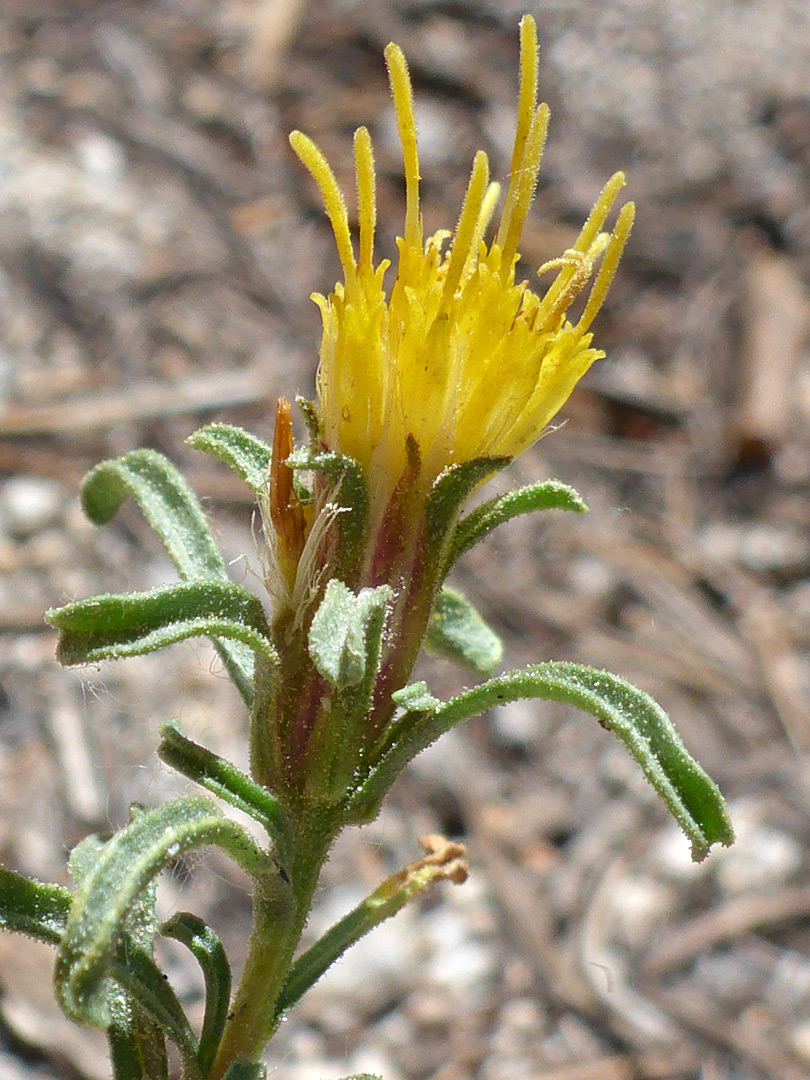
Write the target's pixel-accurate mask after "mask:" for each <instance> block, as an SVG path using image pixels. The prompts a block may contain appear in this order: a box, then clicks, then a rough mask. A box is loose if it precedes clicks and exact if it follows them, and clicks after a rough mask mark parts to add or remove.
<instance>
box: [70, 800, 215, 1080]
mask: <svg viewBox="0 0 810 1080" xmlns="http://www.w3.org/2000/svg"><path fill="white" fill-rule="evenodd" d="M130 813H131V817H132V820H135V819H136V818H137V817H138V816H139V815H141V814H142V813H143V811H142V810H141V808H140V807H137V806H133V807H132V809H131V811H130ZM105 847H106V845H105V843H104V841H103V840H102V839H101V838H100V837H99V836H86V837H85V838H84V840H81V841H80V842H79V843H78V844H77V845H76V846H75V847H74V848H73V850H72V851H71V853H70V859H69V862H68V869H69V871H70V876H71V877H72V878H73V880H74V882H75V883H76V886H77V888H78V889H79V890H81V888H82V885H83V884H84V882H85V881H86V880H87V879H88V877H89V876H90V874H91V873H92V872H93V870H94V868H95V867H96V865H97V864H98V863H99V861H100V860H101V859H103V857H104V852H105ZM155 899H156V889H155V884H154V881H152V882H149V883H148V884H147V885H146V886H145V887H144V889H143V890H142V891H141V893H140V894H139V895H138V896H136V897H135V898H134V899H133V901H132V903H131V904H130V905H129V908H128V910H127V912H126V914H125V915H124V917H123V918H122V920H121V926H120V934H119V937H118V941H117V944H116V946H115V950H114V952H113V953H112V954H111V956H110V960H109V978H107V979H105V980H104V982H103V984H102V987H101V988H100V994H102V995H103V998H104V1006H103V1007H104V1011H105V1012H106V1014H108V1015H109V1017H110V1024H109V1027H108V1037H109V1039H110V1047H111V1053H112V1054H113V1060H114V1061H115V1055H116V1054H117V1055H119V1056H120V1057H121V1061H122V1065H121V1067H122V1068H123V1069H124V1070H125V1075H128V1074H129V1071H130V1070H132V1069H135V1070H136V1073H135V1075H142V1076H143V1077H144V1078H145V1080H152V1078H153V1077H155V1078H156V1080H157V1078H160V1077H167V1076H168V1073H167V1069H168V1065H167V1059H166V1037H167V1036H168V1037H169V1038H171V1039H172V1040H173V1041H174V1042H175V1044H176V1045H177V1047H178V1049H179V1050H180V1053H181V1054H182V1056H183V1059H184V1061H185V1062H186V1064H187V1066H189V1068H190V1070H191V1074H194V1075H196V1072H197V1069H196V1056H197V1040H196V1038H195V1036H194V1033H193V1032H192V1030H191V1028H190V1026H189V1024H188V1021H187V1019H186V1016H185V1013H184V1012H183V1009H182V1006H181V1005H180V1002H179V1001H178V999H177V995H176V994H175V993H174V990H172V988H171V986H170V985H169V983H168V982H167V981H166V979H165V977H164V975H163V972H162V971H161V970H160V969H159V968H158V966H157V964H156V963H155V960H154V956H153V953H152V950H153V944H154V938H155V933H156V931H157V919H156V917H155ZM60 974H61V973H59V972H58V973H57V978H59V975H60ZM57 996H58V988H57ZM137 1070H140V1071H137ZM187 1071H188V1070H187ZM115 1076H116V1077H117V1076H118V1073H117V1072H115Z"/></svg>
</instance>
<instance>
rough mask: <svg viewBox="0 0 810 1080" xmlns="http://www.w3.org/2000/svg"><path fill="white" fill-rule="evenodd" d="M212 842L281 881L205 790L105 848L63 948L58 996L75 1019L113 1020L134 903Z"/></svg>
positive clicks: (138, 823)
mask: <svg viewBox="0 0 810 1080" xmlns="http://www.w3.org/2000/svg"><path fill="white" fill-rule="evenodd" d="M211 844H214V845H216V846H217V847H220V848H222V849H223V850H224V851H225V852H226V853H227V854H229V855H230V856H231V857H232V858H233V859H234V860H235V861H236V862H237V863H238V864H239V865H240V866H241V867H242V868H243V869H244V870H246V871H247V872H248V873H249V874H252V875H253V876H254V877H255V878H256V880H257V882H259V883H260V884H261V885H262V887H264V888H267V889H270V888H271V886H272V887H275V885H276V881H275V880H274V879H278V880H279V882H280V878H279V874H278V870H277V868H276V867H275V865H274V864H273V863H272V862H271V860H270V858H269V856H268V855H267V854H266V853H265V852H263V851H262V850H261V848H259V847H258V846H257V844H256V843H255V841H254V840H253V839H252V837H251V836H250V835H249V834H248V833H247V832H246V831H245V830H244V829H243V828H242V826H241V825H238V824H237V823H236V822H234V821H231V820H230V819H229V818H227V817H225V815H224V814H223V813H222V811H221V810H219V809H218V808H217V807H216V806H215V805H214V803H212V802H211V800H210V799H206V798H202V797H194V798H184V799H177V800H175V801H174V802H171V803H168V804H167V805H165V806H161V807H159V808H157V809H156V810H149V811H146V812H144V813H141V814H139V815H138V816H137V817H135V819H134V820H133V821H131V822H130V823H129V825H127V826H125V827H124V828H123V829H121V830H120V831H119V832H117V833H116V834H115V835H114V836H113V838H112V839H111V840H109V841H108V842H107V843H106V844H105V845H104V846H103V848H101V850H100V852H99V854H98V857H97V858H96V859H95V861H94V862H93V864H92V866H90V867H89V869H88V870H87V873H86V875H85V877H84V879H83V880H82V882H81V885H80V887H79V890H78V892H77V894H76V897H75V899H74V901H73V905H72V907H71V911H70V915H69V917H68V922H67V926H66V928H65V933H64V935H63V937H62V940H61V943H60V946H59V951H58V953H57V963H56V986H57V997H58V998H59V1003H60V1005H61V1006H62V1008H63V1010H64V1011H65V1013H67V1015H68V1016H69V1017H70V1018H71V1019H74V1020H78V1021H79V1022H82V1023H87V1024H91V1025H93V1026H96V1027H106V1026H107V1025H108V1024H109V1023H110V1013H109V1008H108V1005H107V994H106V987H105V981H106V980H107V979H108V978H109V977H110V976H112V977H113V978H115V979H116V980H118V979H119V978H120V975H121V973H120V971H118V970H116V969H115V964H114V961H115V958H116V953H117V948H118V945H119V944H120V943H121V940H122V937H123V934H124V932H125V929H126V927H127V921H128V917H129V914H130V911H131V910H132V908H133V905H135V904H136V903H137V901H138V898H139V897H140V896H142V895H143V893H144V891H145V890H147V889H149V888H150V886H151V883H152V881H153V879H154V878H155V877H157V875H158V874H159V873H160V871H161V870H163V869H164V867H166V866H167V865H169V863H171V862H172V861H173V860H174V859H176V858H177V857H178V856H179V855H182V854H183V853H184V852H186V851H189V850H191V849H192V848H197V847H203V846H207V845H211ZM280 885H281V886H283V883H280ZM127 989H129V987H127Z"/></svg>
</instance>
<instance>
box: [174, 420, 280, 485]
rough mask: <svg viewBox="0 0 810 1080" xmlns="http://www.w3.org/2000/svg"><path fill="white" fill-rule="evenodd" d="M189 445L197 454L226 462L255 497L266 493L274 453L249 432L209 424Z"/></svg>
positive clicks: (188, 441) (189, 439) (222, 425)
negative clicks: (197, 451) (207, 455)
mask: <svg viewBox="0 0 810 1080" xmlns="http://www.w3.org/2000/svg"><path fill="white" fill-rule="evenodd" d="M186 442H187V443H188V444H189V446H193V447H194V449H195V450H202V451H203V452H204V453H206V454H211V455H212V456H213V457H216V458H219V460H220V461H224V462H225V464H226V465H229V466H230V467H231V468H232V469H233V470H234V472H235V473H237V474H238V475H239V476H241V477H242V479H243V480H244V481H245V483H246V484H247V485H248V487H249V488H250V489H251V491H252V492H253V493H254V495H257V496H259V495H262V494H263V493H264V492H265V490H266V487H267V478H268V476H269V473H270V460H271V458H272V455H273V451H272V449H271V448H270V447H269V446H268V445H267V443H264V442H262V440H261V439H257V438H256V436H255V435H251V434H250V432H249V431H244V430H243V429H242V428H239V427H233V426H232V425H231V424H207V425H206V426H205V427H203V428H200V429H199V431H195V432H194V434H193V435H191V436H189V438H188V439H186Z"/></svg>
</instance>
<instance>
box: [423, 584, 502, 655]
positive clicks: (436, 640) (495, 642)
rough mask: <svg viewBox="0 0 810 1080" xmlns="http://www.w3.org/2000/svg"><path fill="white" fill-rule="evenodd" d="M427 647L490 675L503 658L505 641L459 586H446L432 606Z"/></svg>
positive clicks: (435, 653)
mask: <svg viewBox="0 0 810 1080" xmlns="http://www.w3.org/2000/svg"><path fill="white" fill-rule="evenodd" d="M424 647H425V648H426V649H427V650H428V652H431V653H433V654H434V656H442V657H444V658H445V660H452V661H453V662H454V663H456V664H462V665H463V666H464V667H467V668H469V669H470V670H471V671H474V672H475V673H476V674H477V675H491V674H492V672H493V671H494V670H495V668H496V667H497V666H498V664H500V662H501V660H502V659H503V642H502V641H501V639H500V638H499V637H498V635H497V634H496V633H495V631H494V630H493V629H492V628H491V627H490V626H489V624H488V623H487V622H486V621H485V620H484V619H483V617H482V616H481V615H480V614H479V613H478V612H477V611H476V609H475V608H474V607H473V605H472V604H471V603H470V601H469V600H468V599H467V598H466V596H463V595H462V594H461V593H460V592H458V590H457V589H451V588H450V587H449V586H447V585H445V586H444V587H443V588H442V589H440V591H439V595H438V596H437V597H436V602H435V604H434V605H433V613H432V615H431V616H430V622H429V623H428V627H427V633H426V634H425V640H424Z"/></svg>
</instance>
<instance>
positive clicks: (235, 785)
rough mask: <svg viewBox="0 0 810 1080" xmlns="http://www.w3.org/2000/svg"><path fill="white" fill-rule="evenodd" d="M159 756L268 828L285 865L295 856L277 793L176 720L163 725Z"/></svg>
mask: <svg viewBox="0 0 810 1080" xmlns="http://www.w3.org/2000/svg"><path fill="white" fill-rule="evenodd" d="M160 734H161V742H160V746H159V747H158V756H159V757H160V759H161V760H162V761H165V762H166V764H167V765H170V766H171V767H172V768H173V769H177V771H178V772H181V773H183V775H184V776H187V777H188V778H189V779H190V780H193V781H194V782H195V783H197V784H200V785H201V786H202V787H204V788H207V790H208V791H210V792H211V794H212V795H216V796H218V798H220V799H225V801H226V802H229V803H230V804H231V806H235V807H236V808H237V809H238V810H242V811H243V812H244V813H245V814H249V815H250V816H251V817H252V818H255V820H256V821H258V822H259V823H260V824H261V825H262V826H263V827H264V828H265V829H266V830H267V833H268V835H269V837H270V839H271V840H272V842H273V846H274V848H275V850H276V852H277V853H278V856H279V859H280V861H281V863H282V865H284V866H289V865H290V861H291V858H292V826H291V824H290V821H289V818H288V817H287V814H286V812H285V810H284V808H283V807H282V805H281V803H280V802H279V801H278V799H276V797H275V796H274V795H273V794H271V792H269V791H268V790H267V788H264V787H260V785H259V784H256V783H254V782H253V781H252V780H251V779H250V777H249V776H245V774H244V773H243V772H241V771H240V770H239V769H237V768H236V766H235V765H232V764H231V763H230V762H229V761H226V760H225V759H224V758H221V757H219V756H218V755H217V754H214V753H213V752H212V751H211V750H208V749H206V747H204V746H200V745H199V743H195V742H192V740H191V739H187V738H186V737H185V735H183V734H181V732H180V730H179V729H178V727H177V726H176V724H174V723H171V722H169V723H166V724H163V725H162V726H161V729H160Z"/></svg>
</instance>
